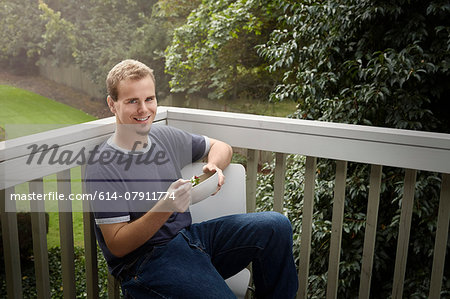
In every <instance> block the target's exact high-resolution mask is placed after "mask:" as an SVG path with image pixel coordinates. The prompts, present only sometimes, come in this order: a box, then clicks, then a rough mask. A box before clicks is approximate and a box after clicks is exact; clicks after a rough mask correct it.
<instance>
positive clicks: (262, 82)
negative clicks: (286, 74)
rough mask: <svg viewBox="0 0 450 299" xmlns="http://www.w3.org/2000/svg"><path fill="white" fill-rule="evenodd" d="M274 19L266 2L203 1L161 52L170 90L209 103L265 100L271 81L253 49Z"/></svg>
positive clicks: (265, 38) (263, 37)
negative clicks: (202, 97) (204, 98)
mask: <svg viewBox="0 0 450 299" xmlns="http://www.w3.org/2000/svg"><path fill="white" fill-rule="evenodd" d="M276 16H277V14H276V12H275V11H273V10H272V7H271V5H270V2H269V4H267V2H265V1H260V0H250V1H247V0H240V1H231V0H222V1H212V0H204V1H202V2H201V4H200V5H199V6H198V7H197V8H196V9H195V10H193V11H192V12H191V13H190V14H189V16H188V17H187V21H186V23H185V24H184V25H182V26H180V27H178V28H176V29H175V30H174V34H173V38H172V42H171V43H170V45H169V47H168V48H167V50H166V70H167V72H168V73H169V74H170V75H172V79H171V81H170V85H171V88H172V89H171V90H172V91H173V92H187V93H202V94H208V97H209V98H212V99H217V98H237V97H239V96H241V97H248V96H250V97H255V98H266V97H267V95H268V93H269V91H270V90H271V88H272V87H273V84H274V80H273V79H272V78H271V77H270V76H269V74H268V73H267V71H266V70H265V66H266V64H265V62H264V61H263V60H262V59H261V58H260V57H259V56H258V55H257V53H256V50H255V48H254V47H255V46H256V45H258V44H259V43H262V42H264V41H266V40H267V38H268V36H269V33H270V32H271V28H272V27H273V26H274V21H275V20H276Z"/></svg>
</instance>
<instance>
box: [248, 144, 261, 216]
mask: <svg viewBox="0 0 450 299" xmlns="http://www.w3.org/2000/svg"><path fill="white" fill-rule="evenodd" d="M258 161H259V151H257V150H251V149H248V150H247V182H246V184H247V186H246V190H247V195H246V196H247V213H253V212H254V211H255V209H256V176H257V174H258Z"/></svg>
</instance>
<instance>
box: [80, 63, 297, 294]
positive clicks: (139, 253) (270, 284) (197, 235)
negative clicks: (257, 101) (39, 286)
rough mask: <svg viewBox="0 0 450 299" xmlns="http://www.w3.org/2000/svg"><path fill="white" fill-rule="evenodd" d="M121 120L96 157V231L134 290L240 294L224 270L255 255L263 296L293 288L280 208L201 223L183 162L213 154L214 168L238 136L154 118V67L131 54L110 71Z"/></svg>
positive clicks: (92, 174)
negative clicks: (223, 137)
mask: <svg viewBox="0 0 450 299" xmlns="http://www.w3.org/2000/svg"><path fill="white" fill-rule="evenodd" d="M107 90H108V93H109V95H108V98H107V102H108V106H109V108H110V110H111V112H112V113H113V114H114V115H115V116H116V130H115V133H114V134H113V135H112V136H111V138H109V140H108V141H107V142H105V143H104V144H102V145H101V146H100V148H99V150H98V152H97V153H96V157H95V158H94V159H92V161H97V163H92V164H91V165H88V167H87V172H86V176H87V179H86V181H87V187H88V191H89V192H90V193H91V194H96V195H97V196H99V197H100V196H101V200H94V201H93V202H92V207H93V210H94V215H95V220H96V224H97V225H96V236H97V240H98V243H99V246H100V247H101V249H102V251H103V254H104V256H105V258H106V261H107V262H108V267H109V271H110V272H111V274H112V275H114V276H115V277H117V278H118V279H119V280H120V282H121V285H122V290H123V293H124V295H125V297H129V298H233V297H234V295H233V293H232V292H231V291H230V289H229V288H228V286H227V285H226V283H225V282H224V279H226V278H228V277H230V276H232V275H234V274H236V273H238V272H239V271H240V270H242V269H243V268H245V267H246V266H247V265H248V264H249V263H250V262H252V263H253V264H252V265H253V275H254V282H255V288H256V295H257V297H258V298H293V297H294V296H295V294H296V291H297V285H298V283H297V274H296V269H295V265H294V261H293V256H292V229H291V225H290V222H289V220H287V218H286V217H284V216H282V215H281V214H279V213H274V212H270V213H252V214H244V215H232V216H227V217H222V218H218V219H214V220H210V221H207V222H203V223H200V224H192V223H191V216H190V213H189V210H188V208H189V204H190V202H191V188H192V185H191V183H190V181H188V180H183V179H181V172H180V170H181V169H182V168H183V167H184V166H186V165H188V164H190V163H192V162H194V161H197V160H199V159H201V158H203V157H207V160H208V162H207V164H206V165H205V167H204V168H203V171H204V172H217V173H218V175H219V183H218V186H217V190H219V189H220V187H221V186H222V185H223V184H224V182H225V178H224V176H223V173H222V169H225V168H226V167H227V166H228V164H229V163H230V160H231V155H232V150H231V147H230V146H229V145H227V144H226V143H224V142H221V141H219V140H215V139H212V138H208V137H206V136H199V135H195V134H190V133H187V132H184V131H182V130H179V129H175V128H172V127H169V126H162V125H152V122H153V120H154V118H155V115H156V110H157V100H156V93H155V79H154V76H153V72H152V70H151V69H150V68H148V67H147V66H146V65H144V64H142V63H140V62H138V61H135V60H125V61H122V62H121V63H119V64H117V65H116V66H114V67H113V69H112V70H111V71H110V72H109V74H108V78H107Z"/></svg>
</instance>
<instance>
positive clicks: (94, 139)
mask: <svg viewBox="0 0 450 299" xmlns="http://www.w3.org/2000/svg"><path fill="white" fill-rule="evenodd" d="M156 121H157V122H160V123H163V124H167V125H171V126H175V127H179V128H182V129H184V130H187V131H190V132H194V133H198V134H204V135H208V136H210V137H213V138H216V139H220V140H223V141H225V142H227V143H229V144H230V145H232V146H233V147H238V148H245V149H247V152H248V154H247V207H248V212H252V211H254V210H255V202H256V201H255V195H256V173H257V162H258V154H259V152H260V151H270V152H275V153H276V167H275V183H274V210H275V211H280V212H281V211H282V209H283V198H284V179H285V177H284V175H285V174H284V172H285V157H286V154H289V153H293V154H300V155H304V156H306V170H305V174H304V176H305V188H304V190H305V193H304V207H303V222H302V235H301V249H300V265H299V269H300V270H299V283H300V288H299V292H298V297H299V298H305V297H306V292H307V289H308V273H309V257H310V252H311V234H312V215H313V202H314V201H313V198H314V184H315V174H316V160H317V158H328V159H334V160H336V181H335V189H334V201H333V202H334V203H333V216H332V235H331V244H330V253H329V268H328V285H327V297H328V298H335V297H336V296H337V288H338V273H339V257H340V244H341V239H342V223H343V214H344V199H345V184H346V171H347V163H348V162H358V163H365V164H370V165H371V175H370V183H369V184H370V188H369V190H370V192H369V199H368V212H367V219H366V232H365V240H364V248H363V259H362V261H361V264H362V266H361V279H360V294H359V297H360V298H368V297H369V293H370V280H371V275H372V263H373V256H374V248H375V236H376V227H377V215H378V201H379V193H380V185H381V172H382V167H383V166H393V167H399V168H405V169H406V172H405V182H404V194H403V199H402V211H401V219H400V226H399V237H398V245H397V255H396V263H395V271H394V278H393V291H392V297H393V298H402V294H403V282H404V277H405V270H406V261H407V253H408V244H409V235H410V233H409V232H410V229H411V215H412V206H413V201H414V187H415V178H416V171H417V170H425V171H431V172H438V173H441V174H442V186H441V198H440V205H439V215H438V219H437V232H436V240H435V249H434V260H433V268H432V277H431V285H430V293H429V296H430V298H439V294H440V291H441V286H442V277H443V272H444V268H443V267H444V264H445V255H446V244H447V238H448V226H449V215H450V135H448V134H437V133H427V132H417V131H407V130H396V129H386V128H376V127H366V126H356V125H348V124H336V123H324V122H316V121H305V120H294V119H286V118H277V117H267V116H256V115H249V114H238V113H228V112H215V111H206V110H195V109H185V108H173V107H159V108H158V115H157V118H156ZM113 130H114V119H113V118H107V119H102V120H98V121H94V122H90V123H86V124H80V125H74V126H71V127H67V128H62V129H58V130H53V131H49V132H45V133H39V134H35V135H32V136H27V137H21V138H17V139H14V140H11V141H7V142H2V143H0V167H1V171H0V190H2V191H1V193H0V197H1V198H0V199H1V201H2V204H1V206H2V213H1V219H2V232H3V245H4V255H5V269H6V274H7V275H6V276H7V289H8V296H9V297H11V298H20V297H21V294H22V291H21V273H20V258H19V253H18V250H19V249H18V248H19V247H18V237H17V221H16V214H15V213H14V212H5V205H4V204H3V202H4V201H5V199H6V197H7V196H6V194H9V193H11V192H14V186H15V185H18V184H21V183H24V182H28V184H29V187H30V191H31V190H34V191H36V192H37V193H38V192H39V191H41V190H42V188H43V187H42V186H43V183H42V178H43V177H44V176H46V175H50V174H55V173H57V177H58V192H61V193H66V194H67V193H70V171H69V169H70V168H72V167H73V166H75V163H73V164H72V165H69V164H64V165H61V164H58V163H57V164H53V165H51V166H49V164H48V163H45V161H44V163H41V164H36V165H33V167H31V168H30V167H28V168H27V170H24V168H23V167H22V166H23V165H24V164H26V161H27V160H28V158H29V155H30V149H29V148H28V147H29V146H30V145H32V144H35V145H37V146H41V145H45V144H46V145H53V144H57V145H58V146H59V150H60V151H64V150H70V151H72V152H79V151H81V150H82V149H83V150H84V151H85V152H88V151H90V150H92V149H93V148H94V147H95V145H97V144H99V143H101V142H102V141H104V140H105V139H106V138H107V137H108V136H109V135H110V134H111V133H112V132H113ZM49 158H50V155H46V156H45V159H49ZM82 172H83V171H82ZM68 182H69V183H68ZM59 209H60V211H70V209H71V207H70V206H63V205H62V204H61V205H60V207H59ZM83 209H84V211H85V213H84V227H85V251H86V277H87V279H86V281H87V289H88V297H90V298H96V297H97V296H98V286H97V280H98V278H97V262H96V243H95V237H94V235H93V233H92V232H93V225H94V223H93V220H92V216H91V215H90V213H88V207H87V206H84V207H83ZM8 211H11V210H10V209H9V210H8ZM381 212H382V211H381ZM32 224H33V241H34V256H35V267H36V281H37V283H36V284H37V291H38V295H39V297H40V298H49V296H50V295H49V294H50V290H49V289H50V288H49V277H48V273H49V271H48V261H47V244H46V241H45V237H43V236H45V218H44V215H43V214H42V213H32ZM60 231H61V236H64V237H61V250H62V267H63V269H62V271H63V284H64V296H65V297H67V298H68V297H70V298H72V297H74V294H75V279H74V270H73V239H71V238H70V237H68V236H71V235H72V216H71V213H60ZM110 282H111V287H110V291H111V294H110V295H111V296H112V297H115V296H118V295H117V294H118V292H117V285H116V282H115V281H114V280H113V279H111V280H110Z"/></svg>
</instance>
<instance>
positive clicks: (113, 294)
mask: <svg viewBox="0 0 450 299" xmlns="http://www.w3.org/2000/svg"><path fill="white" fill-rule="evenodd" d="M108 298H111V299H120V291H119V281H118V280H117V279H116V278H115V277H114V276H112V275H111V274H110V273H108Z"/></svg>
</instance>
